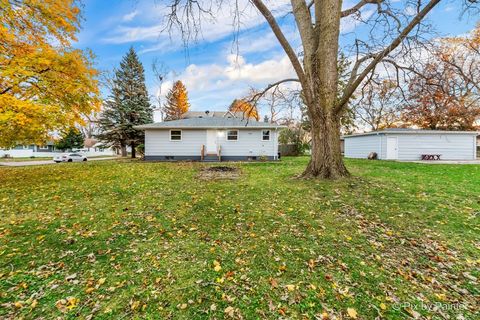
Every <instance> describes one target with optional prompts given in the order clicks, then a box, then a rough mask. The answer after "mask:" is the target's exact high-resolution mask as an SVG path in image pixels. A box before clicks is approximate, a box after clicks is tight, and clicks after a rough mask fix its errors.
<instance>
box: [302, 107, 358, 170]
mask: <svg viewBox="0 0 480 320" xmlns="http://www.w3.org/2000/svg"><path fill="white" fill-rule="evenodd" d="M328 111H330V110H328ZM328 111H327V112H328ZM310 119H311V121H312V129H311V135H312V156H311V159H310V162H309V164H308V166H307V168H306V169H305V171H304V172H303V174H302V177H305V178H313V177H318V178H322V179H339V178H342V177H348V176H349V175H350V174H349V172H348V170H347V168H346V167H345V164H344V163H343V159H342V151H341V147H340V119H339V117H337V116H334V115H332V114H331V112H328V113H326V114H323V115H318V114H317V115H311V117H310Z"/></svg>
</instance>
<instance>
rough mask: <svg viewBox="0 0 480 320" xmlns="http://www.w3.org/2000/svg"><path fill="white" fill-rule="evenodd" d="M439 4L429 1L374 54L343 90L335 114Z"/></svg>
mask: <svg viewBox="0 0 480 320" xmlns="http://www.w3.org/2000/svg"><path fill="white" fill-rule="evenodd" d="M439 2H440V0H430V2H429V3H428V4H427V5H426V6H425V7H424V8H423V9H422V10H421V11H420V12H419V13H418V14H417V15H416V16H415V18H413V19H412V21H410V23H409V24H408V25H407V26H406V27H405V28H404V29H403V31H402V32H401V33H400V34H399V35H398V37H397V38H395V39H394V40H393V41H392V43H390V45H388V46H387V47H386V48H385V49H383V50H382V51H380V52H379V53H377V54H375V55H374V56H375V57H374V58H373V60H372V61H371V62H370V63H369V64H368V65H367V67H366V68H365V69H364V70H363V71H362V73H361V74H360V75H359V76H358V77H357V78H356V79H355V80H354V81H351V83H350V84H349V85H348V86H347V87H346V88H345V91H344V93H343V95H342V98H341V99H340V100H339V102H338V103H337V105H336V106H335V109H334V111H335V112H336V113H338V112H340V111H341V110H342V108H343V107H344V106H345V105H346V104H347V102H348V100H349V99H350V97H351V96H352V95H353V93H354V92H355V90H356V89H357V88H358V86H359V85H360V83H362V81H363V79H365V77H366V76H367V75H368V74H369V73H370V72H371V71H372V70H373V69H374V68H375V66H376V65H377V64H378V63H379V62H380V61H382V59H383V58H385V57H386V56H387V55H388V54H390V53H391V52H392V51H393V50H395V48H397V47H398V46H399V45H400V43H402V41H403V40H404V39H405V38H406V37H407V36H408V34H409V33H410V32H411V31H412V30H413V28H415V26H417V25H418V24H419V23H420V22H421V21H422V19H423V18H424V17H425V16H426V15H427V14H428V13H429V12H430V11H431V10H432V9H433V8H434V7H435V6H436V5H437V4H438V3H439Z"/></svg>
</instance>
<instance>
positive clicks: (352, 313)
mask: <svg viewBox="0 0 480 320" xmlns="http://www.w3.org/2000/svg"><path fill="white" fill-rule="evenodd" d="M347 313H348V316H349V317H350V318H352V319H357V310H355V309H353V308H347Z"/></svg>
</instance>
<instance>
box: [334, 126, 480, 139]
mask: <svg viewBox="0 0 480 320" xmlns="http://www.w3.org/2000/svg"><path fill="white" fill-rule="evenodd" d="M383 134H427V135H428V134H435V135H436V134H467V135H472V136H477V135H479V132H477V131H447V130H422V129H410V128H389V129H384V130H379V131H371V132H365V133H354V134H350V135H345V136H343V138H352V137H359V136H373V135H383Z"/></svg>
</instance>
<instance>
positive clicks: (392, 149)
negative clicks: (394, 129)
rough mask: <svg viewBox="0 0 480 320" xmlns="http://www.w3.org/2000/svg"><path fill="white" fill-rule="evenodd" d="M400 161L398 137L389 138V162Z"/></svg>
mask: <svg viewBox="0 0 480 320" xmlns="http://www.w3.org/2000/svg"><path fill="white" fill-rule="evenodd" d="M397 159H398V139H397V137H387V160H397Z"/></svg>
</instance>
